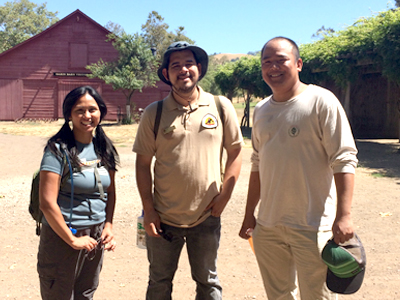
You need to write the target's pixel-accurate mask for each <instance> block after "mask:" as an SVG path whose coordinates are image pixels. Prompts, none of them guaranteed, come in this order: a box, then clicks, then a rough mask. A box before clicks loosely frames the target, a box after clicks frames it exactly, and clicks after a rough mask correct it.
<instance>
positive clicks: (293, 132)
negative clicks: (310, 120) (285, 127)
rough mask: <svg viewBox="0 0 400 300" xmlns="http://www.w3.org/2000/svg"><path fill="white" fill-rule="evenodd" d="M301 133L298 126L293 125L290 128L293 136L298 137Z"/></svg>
mask: <svg viewBox="0 0 400 300" xmlns="http://www.w3.org/2000/svg"><path fill="white" fill-rule="evenodd" d="M299 133H300V129H299V128H297V127H296V126H292V127H290V128H289V135H290V136H291V137H296V136H298V135H299Z"/></svg>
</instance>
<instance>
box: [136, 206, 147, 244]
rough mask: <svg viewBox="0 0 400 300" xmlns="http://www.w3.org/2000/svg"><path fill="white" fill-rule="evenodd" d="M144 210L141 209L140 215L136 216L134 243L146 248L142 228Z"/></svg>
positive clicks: (144, 234) (144, 231) (144, 232)
mask: <svg viewBox="0 0 400 300" xmlns="http://www.w3.org/2000/svg"><path fill="white" fill-rule="evenodd" d="M143 221H144V211H143V209H142V215H141V216H139V217H138V218H137V235H136V245H137V246H138V248H140V249H146V230H145V229H144V223H143Z"/></svg>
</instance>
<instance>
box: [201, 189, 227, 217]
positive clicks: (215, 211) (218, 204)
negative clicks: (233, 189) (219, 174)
mask: <svg viewBox="0 0 400 300" xmlns="http://www.w3.org/2000/svg"><path fill="white" fill-rule="evenodd" d="M228 201H229V198H226V197H224V196H223V195H222V194H218V195H217V196H215V197H214V199H212V201H211V202H210V204H208V205H207V207H206V209H205V211H207V210H209V209H211V215H212V216H213V217H220V216H221V214H222V212H223V211H224V209H225V206H226V205H227V204H228Z"/></svg>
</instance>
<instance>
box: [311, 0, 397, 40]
mask: <svg viewBox="0 0 400 300" xmlns="http://www.w3.org/2000/svg"><path fill="white" fill-rule="evenodd" d="M399 1H400V0H399ZM333 33H335V30H333V29H332V28H330V27H329V28H325V26H324V25H322V27H321V28H320V29H318V30H317V32H316V33H314V34H313V35H312V36H311V37H312V38H321V39H323V38H324V37H326V36H330V35H332V34H333Z"/></svg>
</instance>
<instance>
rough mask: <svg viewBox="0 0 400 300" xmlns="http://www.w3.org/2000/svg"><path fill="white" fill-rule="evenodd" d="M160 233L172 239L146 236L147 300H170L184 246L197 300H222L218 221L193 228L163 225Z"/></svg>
mask: <svg viewBox="0 0 400 300" xmlns="http://www.w3.org/2000/svg"><path fill="white" fill-rule="evenodd" d="M162 229H163V232H164V233H165V234H167V235H172V240H171V241H167V240H166V239H164V238H155V237H150V236H148V235H147V236H146V238H147V240H146V243H147V256H148V259H149V262H150V276H149V285H148V288H147V295H146V299H147V300H170V299H171V293H172V280H173V278H174V275H175V272H176V270H177V267H178V261H179V256H180V254H181V251H182V248H183V245H184V244H185V242H186V248H187V252H188V256H189V263H190V267H191V272H192V278H193V280H194V281H195V282H196V286H197V288H196V300H220V299H222V287H221V285H220V283H219V279H218V276H217V266H216V264H217V251H218V247H219V240H220V236H221V220H220V218H216V217H212V216H210V217H208V218H207V219H206V220H205V221H204V222H203V223H201V224H199V225H197V226H195V227H192V228H178V227H173V226H168V225H166V224H162Z"/></svg>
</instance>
